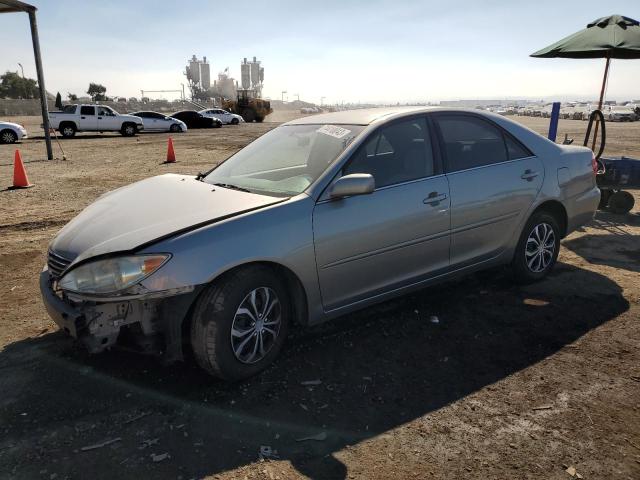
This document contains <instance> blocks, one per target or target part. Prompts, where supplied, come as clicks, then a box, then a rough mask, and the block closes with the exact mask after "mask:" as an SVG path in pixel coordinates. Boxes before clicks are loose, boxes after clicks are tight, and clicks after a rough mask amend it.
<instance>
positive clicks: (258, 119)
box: [256, 117, 264, 123]
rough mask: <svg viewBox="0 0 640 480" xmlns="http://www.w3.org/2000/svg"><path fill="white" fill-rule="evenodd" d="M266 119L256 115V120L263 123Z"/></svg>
mask: <svg viewBox="0 0 640 480" xmlns="http://www.w3.org/2000/svg"><path fill="white" fill-rule="evenodd" d="M263 120H264V117H256V122H258V123H262V122H263Z"/></svg>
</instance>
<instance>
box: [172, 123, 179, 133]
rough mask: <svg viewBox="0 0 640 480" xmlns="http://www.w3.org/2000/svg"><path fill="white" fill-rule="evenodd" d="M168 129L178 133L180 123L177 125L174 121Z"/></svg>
mask: <svg viewBox="0 0 640 480" xmlns="http://www.w3.org/2000/svg"><path fill="white" fill-rule="evenodd" d="M169 131H170V132H171V133H178V132H181V131H182V128H180V125H178V124H177V123H174V124H172V125H171V126H170V127H169Z"/></svg>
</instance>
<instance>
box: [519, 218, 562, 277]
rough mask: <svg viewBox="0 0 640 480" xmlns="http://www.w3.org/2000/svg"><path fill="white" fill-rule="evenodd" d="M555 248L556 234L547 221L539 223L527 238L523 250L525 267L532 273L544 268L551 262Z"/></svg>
mask: <svg viewBox="0 0 640 480" xmlns="http://www.w3.org/2000/svg"><path fill="white" fill-rule="evenodd" d="M555 250H556V236H555V233H554V232H553V227H551V225H549V224H548V223H539V224H538V225H536V226H535V227H533V230H531V233H530V234H529V237H528V238H527V245H526V247H525V250H524V256H525V261H526V262H527V267H528V268H529V270H531V271H532V272H534V273H540V272H542V271H543V270H545V269H546V268H547V267H548V266H549V265H550V264H551V262H552V260H553V255H554V253H555Z"/></svg>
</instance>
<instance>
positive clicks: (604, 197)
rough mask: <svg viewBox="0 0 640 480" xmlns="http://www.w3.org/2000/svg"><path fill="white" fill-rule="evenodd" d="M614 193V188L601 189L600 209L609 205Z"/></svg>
mask: <svg viewBox="0 0 640 480" xmlns="http://www.w3.org/2000/svg"><path fill="white" fill-rule="evenodd" d="M611 195H613V191H612V190H600V202H599V203H598V210H604V209H605V208H607V206H608V205H609V199H610V198H611Z"/></svg>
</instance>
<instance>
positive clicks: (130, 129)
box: [120, 123, 136, 137]
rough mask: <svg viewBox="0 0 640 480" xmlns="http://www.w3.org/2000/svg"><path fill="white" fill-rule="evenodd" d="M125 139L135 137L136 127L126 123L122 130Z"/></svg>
mask: <svg viewBox="0 0 640 480" xmlns="http://www.w3.org/2000/svg"><path fill="white" fill-rule="evenodd" d="M120 134H121V135H122V136H123V137H133V136H134V135H135V134H136V126H135V125H134V124H133V123H125V124H124V125H123V126H122V129H120Z"/></svg>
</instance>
